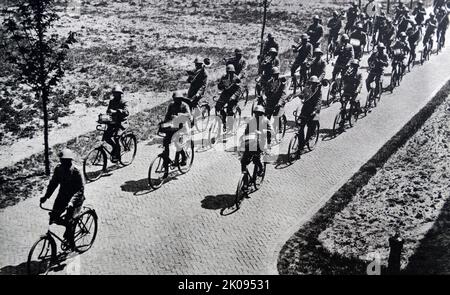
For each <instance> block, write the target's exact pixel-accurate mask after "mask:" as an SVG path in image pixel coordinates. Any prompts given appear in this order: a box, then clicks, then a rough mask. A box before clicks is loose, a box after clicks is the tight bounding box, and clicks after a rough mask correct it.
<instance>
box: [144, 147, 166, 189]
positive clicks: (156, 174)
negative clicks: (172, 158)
mask: <svg viewBox="0 0 450 295" xmlns="http://www.w3.org/2000/svg"><path fill="white" fill-rule="evenodd" d="M165 172H166V170H165V169H164V158H163V157H162V156H161V155H159V156H158V157H156V158H155V159H154V160H153V162H152V163H151V164H150V167H149V168H148V184H149V185H150V187H151V188H152V189H155V190H156V189H158V188H160V187H161V186H162V185H163V183H164V179H165V178H164V173H165Z"/></svg>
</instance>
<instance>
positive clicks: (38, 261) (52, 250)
mask: <svg viewBox="0 0 450 295" xmlns="http://www.w3.org/2000/svg"><path fill="white" fill-rule="evenodd" d="M55 262H56V243H55V240H54V239H53V238H52V237H50V236H49V235H44V236H42V237H40V238H39V240H37V241H36V242H35V243H34V245H33V247H31V250H30V252H29V253H28V260H27V273H28V275H39V274H46V273H47V272H48V270H49V269H50V267H51V266H52V264H54V263H55Z"/></svg>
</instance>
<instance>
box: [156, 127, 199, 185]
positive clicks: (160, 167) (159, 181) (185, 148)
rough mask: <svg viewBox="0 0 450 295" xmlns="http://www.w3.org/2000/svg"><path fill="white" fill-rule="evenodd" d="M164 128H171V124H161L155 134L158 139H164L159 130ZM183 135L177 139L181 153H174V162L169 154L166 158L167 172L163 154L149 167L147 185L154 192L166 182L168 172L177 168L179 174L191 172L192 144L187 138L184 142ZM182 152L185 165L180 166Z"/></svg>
mask: <svg viewBox="0 0 450 295" xmlns="http://www.w3.org/2000/svg"><path fill="white" fill-rule="evenodd" d="M164 128H173V125H172V123H170V122H169V123H161V124H160V128H159V130H158V132H157V135H158V136H160V137H165V136H166V135H165V134H164V133H163V132H161V129H164ZM186 137H189V136H186V135H185V134H182V135H181V136H179V137H178V142H177V144H179V145H180V147H181V151H177V152H176V153H175V161H173V160H172V159H171V158H170V154H169V155H168V158H167V159H166V160H167V161H168V162H169V163H168V168H167V169H168V170H166V169H165V168H164V161H165V159H164V158H165V157H164V154H163V153H160V154H159V155H158V156H156V158H155V159H154V160H153V161H152V162H151V164H150V167H149V169H148V183H149V185H150V187H151V188H152V189H154V190H157V189H159V188H160V187H161V186H162V185H163V184H164V182H165V181H166V180H167V178H168V175H167V176H166V177H165V175H164V174H166V173H167V174H168V172H169V171H172V170H175V169H177V168H178V171H179V172H180V173H181V174H186V173H187V172H189V170H191V167H192V164H193V163H194V142H193V141H192V140H191V139H190V138H188V139H187V140H186ZM182 152H184V154H185V155H186V164H185V165H182V164H183V163H182V162H180V161H179V157H180V156H181V153H182Z"/></svg>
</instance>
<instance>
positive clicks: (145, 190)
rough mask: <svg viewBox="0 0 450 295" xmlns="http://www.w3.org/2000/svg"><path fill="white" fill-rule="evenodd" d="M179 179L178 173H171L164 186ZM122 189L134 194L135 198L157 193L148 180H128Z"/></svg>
mask: <svg viewBox="0 0 450 295" xmlns="http://www.w3.org/2000/svg"><path fill="white" fill-rule="evenodd" d="M177 179H178V174H177V172H170V173H169V177H167V178H166V179H165V180H164V183H163V185H166V184H167V183H169V182H171V181H174V180H177ZM120 189H121V190H122V191H123V192H128V193H133V195H135V196H142V195H146V194H149V193H151V192H154V191H156V190H154V189H153V188H151V186H150V185H149V184H148V178H143V179H140V180H127V181H125V183H123V184H122V185H121V186H120Z"/></svg>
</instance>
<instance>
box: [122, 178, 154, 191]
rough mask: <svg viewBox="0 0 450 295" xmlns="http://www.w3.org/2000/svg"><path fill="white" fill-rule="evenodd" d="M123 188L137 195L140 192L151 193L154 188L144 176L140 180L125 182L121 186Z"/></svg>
mask: <svg viewBox="0 0 450 295" xmlns="http://www.w3.org/2000/svg"><path fill="white" fill-rule="evenodd" d="M120 188H121V190H122V191H124V192H129V193H134V194H135V195H137V194H138V193H141V194H142V193H143V192H146V193H149V192H151V191H152V190H153V189H152V188H151V187H150V186H149V185H148V178H143V179H140V180H137V181H135V180H128V181H126V182H125V183H124V184H122V185H121V186H120Z"/></svg>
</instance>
